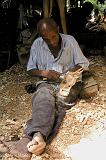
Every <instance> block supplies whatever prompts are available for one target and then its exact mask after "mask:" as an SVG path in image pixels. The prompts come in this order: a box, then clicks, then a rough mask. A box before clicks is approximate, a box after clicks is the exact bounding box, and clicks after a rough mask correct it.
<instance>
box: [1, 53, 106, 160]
mask: <svg viewBox="0 0 106 160" xmlns="http://www.w3.org/2000/svg"><path fill="white" fill-rule="evenodd" d="M89 60H90V70H91V71H92V73H94V78H95V79H96V81H97V83H98V85H99V92H98V94H97V95H96V96H95V97H94V98H91V99H89V100H83V99H81V100H79V101H78V103H77V104H76V105H75V106H74V107H72V108H71V109H70V110H68V111H67V114H66V116H65V118H64V120H63V122H62V124H61V127H60V129H59V132H58V134H57V136H56V137H55V138H54V140H53V141H52V143H51V144H50V145H49V146H47V148H46V150H45V153H44V154H42V155H41V156H34V155H33V156H32V160H74V159H73V158H72V157H71V156H67V155H65V152H64V151H65V150H66V149H67V147H68V146H69V145H72V144H76V143H78V142H80V139H81V138H83V137H87V138H89V137H90V136H91V135H92V134H93V135H94V134H96V135H97V134H100V133H101V132H103V131H104V130H106V61H105V58H104V57H102V56H96V57H94V56H92V57H90V58H89ZM36 81H37V79H34V78H31V77H30V76H29V75H28V74H27V73H26V68H24V67H23V66H21V65H20V64H16V65H14V66H12V67H11V68H10V69H9V70H6V71H5V72H3V73H0V139H2V140H3V139H6V140H17V139H19V138H21V137H22V135H23V128H24V126H25V122H26V121H27V120H28V119H29V118H30V116H31V98H32V95H33V94H28V93H27V92H26V90H25V86H26V85H28V84H31V83H35V82H36ZM1 159H2V160H16V158H14V157H12V156H11V155H9V154H6V155H1Z"/></svg>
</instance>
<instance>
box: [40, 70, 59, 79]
mask: <svg viewBox="0 0 106 160" xmlns="http://www.w3.org/2000/svg"><path fill="white" fill-rule="evenodd" d="M42 75H44V77H46V78H47V79H49V80H58V79H59V77H60V73H59V72H56V71H54V70H45V71H43V73H42Z"/></svg>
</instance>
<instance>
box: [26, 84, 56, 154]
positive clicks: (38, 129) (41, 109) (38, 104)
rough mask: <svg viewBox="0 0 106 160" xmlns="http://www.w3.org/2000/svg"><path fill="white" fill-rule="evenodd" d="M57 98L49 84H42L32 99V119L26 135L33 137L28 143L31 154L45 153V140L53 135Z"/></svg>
mask: <svg viewBox="0 0 106 160" xmlns="http://www.w3.org/2000/svg"><path fill="white" fill-rule="evenodd" d="M55 113H56V108H55V96H54V93H53V90H52V88H51V86H50V85H48V84H41V85H39V87H38V90H37V92H36V93H35V95H34V96H33V99H32V119H30V120H29V121H28V122H27V125H26V129H25V134H26V135H28V136H31V137H33V138H32V140H31V141H30V142H29V143H28V145H27V147H28V150H29V152H32V153H34V154H36V155H38V154H40V153H42V152H43V150H44V148H45V146H46V143H45V141H44V140H45V139H47V137H48V136H49V134H50V133H51V130H52V128H53V124H54V121H55Z"/></svg>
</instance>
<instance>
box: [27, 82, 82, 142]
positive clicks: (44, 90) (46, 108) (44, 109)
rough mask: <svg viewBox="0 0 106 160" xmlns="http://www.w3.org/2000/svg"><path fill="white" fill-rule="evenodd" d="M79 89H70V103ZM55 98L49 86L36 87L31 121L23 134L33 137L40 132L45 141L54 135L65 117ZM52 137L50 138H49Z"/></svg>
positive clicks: (45, 84)
mask: <svg viewBox="0 0 106 160" xmlns="http://www.w3.org/2000/svg"><path fill="white" fill-rule="evenodd" d="M80 89H81V87H79V86H78V84H77V85H75V86H74V87H72V94H70V95H71V97H70V98H71V101H74V100H76V99H77V97H78V94H79V92H80ZM56 104H58V103H56V96H55V93H54V90H53V88H52V87H51V85H50V84H47V83H43V84H40V85H39V86H38V89H37V91H36V93H35V94H34V96H33V98H32V119H30V120H28V122H27V124H26V129H25V134H26V135H28V136H31V137H33V134H34V133H35V132H38V131H39V132H41V134H42V135H43V136H44V137H45V140H47V139H49V137H50V135H52V133H53V134H55V133H56V132H57V129H58V128H59V126H60V124H61V121H62V120H63V118H64V116H65V108H61V107H60V108H59V106H57V105H56ZM51 137H52V136H51Z"/></svg>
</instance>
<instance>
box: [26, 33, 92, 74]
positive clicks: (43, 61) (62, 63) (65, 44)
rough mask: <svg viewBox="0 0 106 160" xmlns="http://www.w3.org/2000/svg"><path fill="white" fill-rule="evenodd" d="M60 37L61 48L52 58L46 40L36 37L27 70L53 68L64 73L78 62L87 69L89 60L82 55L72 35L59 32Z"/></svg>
mask: <svg viewBox="0 0 106 160" xmlns="http://www.w3.org/2000/svg"><path fill="white" fill-rule="evenodd" d="M60 36H61V38H62V44H61V49H60V51H59V53H58V56H57V58H54V56H53V54H52V53H51V51H50V49H49V48H48V45H47V44H46V42H45V41H44V40H43V39H42V37H39V38H37V39H36V40H35V41H34V42H33V44H32V46H31V49H30V58H29V61H28V64H27V71H29V70H32V69H38V70H55V71H57V72H60V73H64V72H66V71H68V70H69V69H71V68H73V67H74V66H75V65H77V64H79V65H80V66H82V67H83V68H85V69H87V68H88V66H89V61H88V60H87V58H86V57H85V56H84V55H83V53H82V51H81V49H80V47H79V45H78V43H77V41H76V40H75V39H74V37H73V36H70V35H65V34H60Z"/></svg>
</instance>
